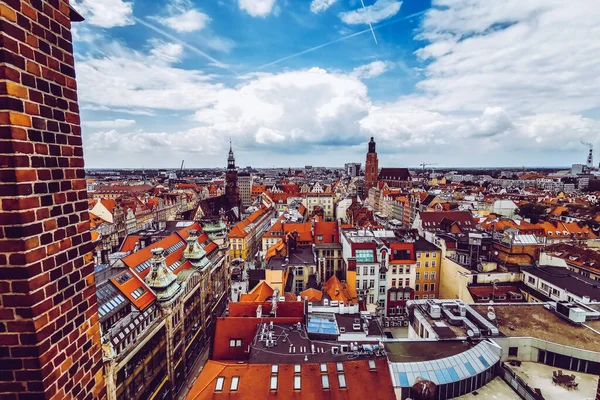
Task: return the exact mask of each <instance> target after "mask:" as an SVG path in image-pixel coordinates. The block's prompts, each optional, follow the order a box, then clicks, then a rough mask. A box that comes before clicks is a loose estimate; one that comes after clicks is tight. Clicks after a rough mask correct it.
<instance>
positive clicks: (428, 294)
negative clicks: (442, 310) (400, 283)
mask: <svg viewBox="0 0 600 400" xmlns="http://www.w3.org/2000/svg"><path fill="white" fill-rule="evenodd" d="M415 252H416V260H417V267H416V272H415V286H414V289H415V300H417V299H437V298H439V294H440V270H441V264H442V251H441V250H440V249H438V248H437V247H436V246H435V245H434V244H433V243H430V242H428V241H427V240H425V239H423V238H420V239H419V240H417V241H416V242H415Z"/></svg>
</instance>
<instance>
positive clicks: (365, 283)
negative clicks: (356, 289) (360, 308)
mask: <svg viewBox="0 0 600 400" xmlns="http://www.w3.org/2000/svg"><path fill="white" fill-rule="evenodd" d="M363 290H367V280H366V279H365V280H364V281H363Z"/></svg>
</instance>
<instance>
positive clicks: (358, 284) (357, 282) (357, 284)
mask: <svg viewBox="0 0 600 400" xmlns="http://www.w3.org/2000/svg"><path fill="white" fill-rule="evenodd" d="M356 288H357V289H360V281H356Z"/></svg>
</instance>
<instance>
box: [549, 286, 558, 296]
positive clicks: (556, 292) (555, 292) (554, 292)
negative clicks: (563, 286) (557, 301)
mask: <svg viewBox="0 0 600 400" xmlns="http://www.w3.org/2000/svg"><path fill="white" fill-rule="evenodd" d="M550 294H551V295H552V296H556V297H560V290H556V289H554V288H552V289H551V292H550Z"/></svg>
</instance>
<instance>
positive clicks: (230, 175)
mask: <svg viewBox="0 0 600 400" xmlns="http://www.w3.org/2000/svg"><path fill="white" fill-rule="evenodd" d="M225 196H226V197H227V201H228V203H229V206H230V207H232V208H233V207H238V208H239V207H240V188H239V187H238V173H237V169H236V167H235V157H234V156H233V149H232V148H231V141H230V142H229V157H228V158H227V172H226V173H225ZM240 212H241V209H240Z"/></svg>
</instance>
